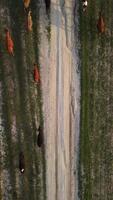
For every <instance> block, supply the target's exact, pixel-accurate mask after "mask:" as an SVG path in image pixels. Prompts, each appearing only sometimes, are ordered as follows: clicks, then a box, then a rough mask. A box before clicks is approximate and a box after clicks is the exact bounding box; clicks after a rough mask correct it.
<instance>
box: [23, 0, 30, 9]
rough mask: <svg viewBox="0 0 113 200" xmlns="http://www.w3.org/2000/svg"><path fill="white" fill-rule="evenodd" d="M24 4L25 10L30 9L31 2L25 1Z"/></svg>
mask: <svg viewBox="0 0 113 200" xmlns="http://www.w3.org/2000/svg"><path fill="white" fill-rule="evenodd" d="M23 2H24V7H25V9H27V8H28V7H29V4H30V0H23Z"/></svg>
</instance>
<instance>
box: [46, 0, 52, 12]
mask: <svg viewBox="0 0 113 200" xmlns="http://www.w3.org/2000/svg"><path fill="white" fill-rule="evenodd" d="M45 4H46V10H47V11H48V10H49V9H50V4H51V0H45Z"/></svg>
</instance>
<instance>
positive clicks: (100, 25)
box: [97, 12, 105, 33]
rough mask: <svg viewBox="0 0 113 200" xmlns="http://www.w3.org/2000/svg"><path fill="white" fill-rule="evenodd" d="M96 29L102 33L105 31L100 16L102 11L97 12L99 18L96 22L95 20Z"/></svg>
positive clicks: (102, 19) (103, 22)
mask: <svg viewBox="0 0 113 200" xmlns="http://www.w3.org/2000/svg"><path fill="white" fill-rule="evenodd" d="M97 29H98V32H99V33H104V32H105V21H104V18H103V16H102V13H101V12H100V13H99V18H98V22H97Z"/></svg>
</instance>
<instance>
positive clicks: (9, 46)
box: [5, 29, 14, 55]
mask: <svg viewBox="0 0 113 200" xmlns="http://www.w3.org/2000/svg"><path fill="white" fill-rule="evenodd" d="M5 31H6V46H7V50H8V52H9V54H11V55H14V43H13V40H12V38H11V34H10V32H9V30H8V29H5Z"/></svg>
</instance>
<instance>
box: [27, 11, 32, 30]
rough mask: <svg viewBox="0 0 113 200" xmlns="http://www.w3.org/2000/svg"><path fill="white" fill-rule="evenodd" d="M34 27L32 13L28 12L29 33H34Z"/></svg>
mask: <svg viewBox="0 0 113 200" xmlns="http://www.w3.org/2000/svg"><path fill="white" fill-rule="evenodd" d="M32 26H33V22H32V16H31V11H29V12H28V17H27V28H28V31H32Z"/></svg>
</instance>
